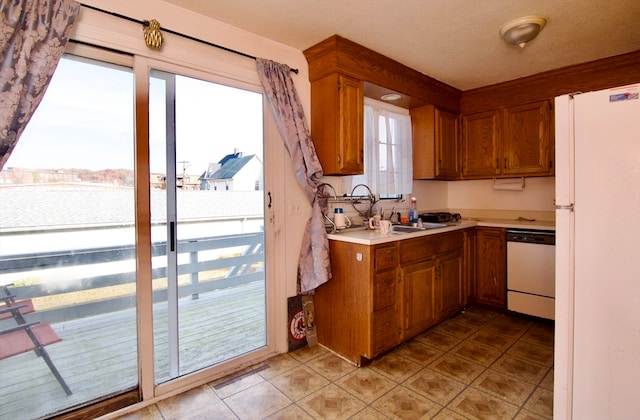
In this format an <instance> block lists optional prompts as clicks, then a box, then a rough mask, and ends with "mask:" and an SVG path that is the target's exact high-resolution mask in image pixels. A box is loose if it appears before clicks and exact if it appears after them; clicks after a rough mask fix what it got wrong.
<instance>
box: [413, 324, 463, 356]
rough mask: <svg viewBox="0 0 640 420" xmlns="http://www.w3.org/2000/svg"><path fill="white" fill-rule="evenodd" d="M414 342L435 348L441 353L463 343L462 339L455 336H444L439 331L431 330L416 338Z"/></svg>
mask: <svg viewBox="0 0 640 420" xmlns="http://www.w3.org/2000/svg"><path fill="white" fill-rule="evenodd" d="M414 340H417V341H419V342H421V343H424V344H426V345H428V346H431V347H435V348H436V349H438V350H441V351H448V350H449V349H451V348H452V347H454V346H456V345H457V344H458V343H460V342H461V341H462V339H461V338H460V337H456V336H455V335H449V334H443V333H441V332H439V331H434V330H433V329H430V330H428V331H426V332H424V333H422V334H419V335H418V336H416V338H415V339H414Z"/></svg>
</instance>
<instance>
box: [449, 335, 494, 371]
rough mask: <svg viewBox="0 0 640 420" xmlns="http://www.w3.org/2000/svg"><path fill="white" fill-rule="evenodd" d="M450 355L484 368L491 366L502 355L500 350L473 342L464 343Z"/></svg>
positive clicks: (451, 351)
mask: <svg viewBox="0 0 640 420" xmlns="http://www.w3.org/2000/svg"><path fill="white" fill-rule="evenodd" d="M449 353H450V354H454V355H456V356H458V357H461V358H463V359H466V360H469V361H471V362H474V363H477V364H479V365H482V366H489V365H491V364H492V363H493V362H495V361H496V360H497V359H498V357H500V356H501V355H502V353H501V352H500V350H498V349H496V348H494V347H489V346H485V345H482V344H479V343H474V342H472V341H463V342H462V343H460V344H458V345H457V346H455V347H454V348H452V349H451V350H449Z"/></svg>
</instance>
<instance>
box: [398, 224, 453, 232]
mask: <svg viewBox="0 0 640 420" xmlns="http://www.w3.org/2000/svg"><path fill="white" fill-rule="evenodd" d="M446 226H447V225H446V224H444V223H423V224H422V227H420V226H404V225H393V226H392V227H391V230H392V231H393V232H398V233H411V232H422V231H425V230H429V229H437V228H441V227H446Z"/></svg>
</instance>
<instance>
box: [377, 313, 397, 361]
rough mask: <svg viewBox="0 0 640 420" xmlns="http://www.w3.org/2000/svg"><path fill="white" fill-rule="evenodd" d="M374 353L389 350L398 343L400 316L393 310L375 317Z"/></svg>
mask: <svg viewBox="0 0 640 420" xmlns="http://www.w3.org/2000/svg"><path fill="white" fill-rule="evenodd" d="M373 318H374V319H373V324H374V325H373V353H374V355H376V354H378V353H380V352H381V351H384V350H387V349H389V348H391V347H393V346H395V345H396V344H397V343H398V316H397V314H396V311H395V310H394V309H393V308H390V309H386V310H384V311H380V312H376V313H375V314H374V315H373Z"/></svg>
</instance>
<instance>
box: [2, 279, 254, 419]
mask: <svg viewBox="0 0 640 420" xmlns="http://www.w3.org/2000/svg"><path fill="white" fill-rule="evenodd" d="M265 299H266V296H265V290H264V284H263V282H253V283H248V284H245V285H241V286H237V287H233V288H227V289H222V290H215V291H212V292H208V293H202V294H200V298H199V299H197V300H191V299H190V298H184V299H181V300H180V337H181V338H180V340H181V346H180V352H181V356H180V357H181V366H180V374H181V375H182V374H185V373H188V372H192V371H195V370H198V369H201V368H204V367H207V366H211V365H214V364H216V363H220V362H222V361H224V360H226V359H228V358H230V357H234V356H237V355H240V354H243V353H246V352H249V351H251V350H253V349H256V348H260V347H262V346H264V345H265V344H266V331H265V325H266V313H265ZM166 313H167V311H166V302H164V303H160V304H156V306H155V308H154V320H155V332H154V336H155V360H156V382H159V383H160V382H164V381H166V380H168V379H170V378H169V371H168V360H167V359H168V350H167V334H166V321H167V318H166ZM52 326H53V328H54V329H55V330H56V332H57V333H58V335H59V336H60V337H61V338H62V341H61V342H58V343H55V344H51V345H49V346H47V347H46V349H47V351H48V352H49V355H50V356H51V359H52V360H53V362H54V363H55V365H56V366H57V368H58V370H59V371H60V373H61V375H62V377H63V378H64V379H65V381H66V382H67V384H68V385H69V387H70V388H71V390H72V392H73V394H72V395H71V396H66V395H65V393H64V391H63V389H62V387H61V386H60V385H59V384H58V382H57V381H56V379H55V377H54V376H53V374H52V373H51V372H50V371H49V369H48V368H47V365H46V364H45V363H44V361H43V360H40V359H39V358H38V357H37V356H36V355H35V354H34V352H29V353H24V354H21V355H18V356H13V357H10V358H8V359H4V360H0V419H5V418H6V419H32V418H40V417H43V416H46V415H47V414H51V413H54V412H56V411H60V410H63V409H66V408H68V407H72V406H76V405H81V404H84V403H86V402H88V401H92V400H95V399H98V398H100V397H103V396H105V395H109V394H117V393H119V392H121V391H124V390H127V389H132V388H135V387H136V385H137V381H138V378H137V349H136V321H135V310H133V309H128V310H122V311H118V312H112V313H109V314H104V315H98V316H93V317H89V318H83V319H78V320H74V321H69V322H63V323H58V324H53V325H52Z"/></svg>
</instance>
